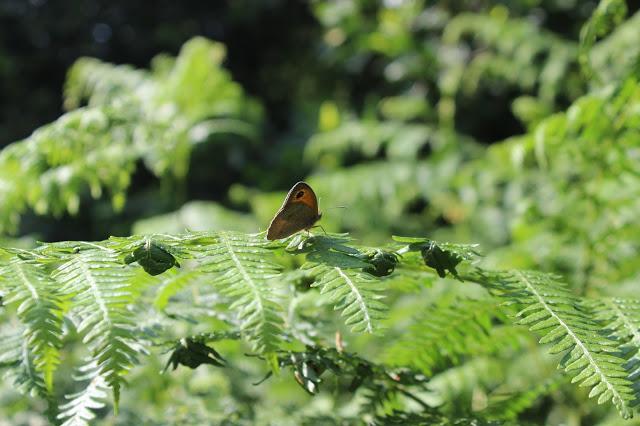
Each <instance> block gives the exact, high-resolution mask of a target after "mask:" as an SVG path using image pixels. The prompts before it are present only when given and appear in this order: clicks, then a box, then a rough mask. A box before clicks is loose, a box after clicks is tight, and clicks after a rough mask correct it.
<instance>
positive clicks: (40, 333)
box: [0, 258, 62, 391]
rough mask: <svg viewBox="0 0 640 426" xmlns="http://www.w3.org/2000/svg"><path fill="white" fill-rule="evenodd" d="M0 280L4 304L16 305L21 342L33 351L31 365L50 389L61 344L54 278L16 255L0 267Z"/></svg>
mask: <svg viewBox="0 0 640 426" xmlns="http://www.w3.org/2000/svg"><path fill="white" fill-rule="evenodd" d="M0 279H1V280H2V282H3V284H4V288H5V289H6V290H7V301H6V303H7V304H11V303H16V304H17V305H18V310H17V313H18V318H19V319H20V321H21V322H22V323H23V324H24V326H25V330H24V338H25V343H26V344H27V345H28V347H29V350H30V352H31V353H32V354H33V363H34V365H35V368H36V369H37V370H38V371H39V372H41V373H42V374H43V376H44V383H45V386H46V388H47V389H48V390H49V391H51V390H52V389H53V373H54V372H55V370H56V368H57V366H58V364H59V363H60V353H59V349H60V347H61V346H62V341H61V340H62V308H61V300H60V298H59V295H58V294H57V291H56V285H55V281H53V280H52V279H51V278H50V277H49V274H48V273H47V272H46V271H44V270H43V266H42V265H39V264H37V263H35V262H33V261H30V260H22V259H19V258H14V259H13V260H12V261H10V262H9V264H8V265H7V266H5V267H3V268H2V269H1V270H0Z"/></svg>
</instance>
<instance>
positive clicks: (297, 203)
mask: <svg viewBox="0 0 640 426" xmlns="http://www.w3.org/2000/svg"><path fill="white" fill-rule="evenodd" d="M320 217H322V213H319V212H318V198H316V194H315V193H314V192H313V189H311V187H310V186H309V185H308V184H306V183H305V182H298V183H296V184H295V185H293V188H291V190H289V193H288V194H287V198H285V199H284V203H282V207H280V210H278V212H277V213H276V215H275V216H274V218H273V219H272V220H271V223H270V224H269V229H267V240H279V239H280V238H286V237H288V236H289V235H293V234H295V233H296V232H298V231H302V230H303V229H307V230H308V229H309V228H311V227H312V226H313V225H314V224H315V223H316V222H317V221H318V220H320Z"/></svg>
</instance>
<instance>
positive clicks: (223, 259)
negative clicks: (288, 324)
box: [198, 232, 282, 353]
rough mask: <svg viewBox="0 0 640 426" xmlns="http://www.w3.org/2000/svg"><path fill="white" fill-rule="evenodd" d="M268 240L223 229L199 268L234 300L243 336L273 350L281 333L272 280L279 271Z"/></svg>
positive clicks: (262, 349) (263, 350)
mask: <svg viewBox="0 0 640 426" xmlns="http://www.w3.org/2000/svg"><path fill="white" fill-rule="evenodd" d="M266 245H267V243H266V242H265V241H264V240H262V239H259V238H258V237H256V236H251V235H246V234H240V233H234V232H220V233H217V234H216V238H215V241H214V242H213V243H211V244H209V245H207V246H206V247H205V248H204V249H203V252H202V254H203V255H204V258H203V259H200V261H201V265H200V266H199V267H198V269H200V270H202V271H204V272H206V273H208V274H210V276H211V278H212V284H213V285H214V286H215V287H216V288H218V289H219V290H220V292H221V293H223V294H225V295H227V296H229V297H231V298H232V299H233V300H234V301H233V303H232V304H231V306H230V307H229V308H230V309H231V310H236V311H237V313H238V314H237V318H238V321H239V322H240V329H241V331H242V334H243V336H244V337H245V338H246V339H247V340H248V341H249V342H251V344H252V345H253V350H255V351H257V352H260V353H273V352H274V351H275V350H276V349H278V346H279V342H280V336H281V333H282V317H281V316H280V306H279V305H278V304H277V303H276V302H275V300H274V299H275V298H274V288H273V287H272V286H270V285H269V279H270V278H272V277H273V276H275V275H276V274H277V272H278V271H279V270H280V268H279V266H278V265H276V264H275V262H274V260H273V256H272V254H271V252H270V251H269V250H268V249H266V248H265V247H266Z"/></svg>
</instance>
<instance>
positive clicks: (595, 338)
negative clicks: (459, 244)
mask: <svg viewBox="0 0 640 426" xmlns="http://www.w3.org/2000/svg"><path fill="white" fill-rule="evenodd" d="M489 275H490V278H489V280H486V278H488V276H487V275H485V276H484V277H483V278H480V279H479V280H478V281H479V282H483V283H484V284H488V285H489V287H491V288H493V289H494V290H497V291H496V292H497V293H498V294H500V295H501V297H504V298H505V299H507V303H509V304H518V305H522V306H523V308H522V309H521V310H520V312H518V314H517V317H519V318H520V319H519V320H518V322H517V323H518V324H521V325H526V326H528V327H529V330H532V331H536V332H538V333H540V334H542V335H543V337H542V338H541V339H540V343H543V344H546V343H553V346H552V347H551V348H550V352H551V353H553V354H556V353H564V354H565V355H564V357H563V358H562V359H561V361H560V366H561V367H562V368H564V370H565V371H566V372H568V373H571V374H572V375H573V376H574V377H573V379H572V383H577V382H580V386H589V387H591V392H590V393H589V397H590V398H593V397H596V396H597V397H598V403H599V404H602V403H604V402H607V401H612V402H613V404H614V405H615V406H616V408H617V409H618V411H619V412H620V414H621V415H622V416H623V417H625V418H629V417H631V415H632V414H631V403H632V401H633V399H634V392H633V388H632V387H631V382H630V381H629V380H628V379H627V376H628V374H627V372H626V370H625V369H624V363H625V360H624V359H623V358H621V357H620V356H618V354H616V351H617V342H616V341H615V340H613V339H611V338H609V337H608V336H607V335H606V334H605V333H603V330H602V326H601V325H600V324H599V323H598V322H597V321H595V320H594V319H593V314H592V312H591V311H590V310H588V309H586V308H584V306H583V305H582V304H581V300H580V299H579V298H578V297H576V296H574V295H573V294H572V293H571V292H570V291H569V290H568V288H567V287H566V285H565V284H563V283H561V282H560V281H558V279H557V277H555V276H553V275H549V274H544V273H540V272H535V271H513V272H509V273H494V274H491V273H489Z"/></svg>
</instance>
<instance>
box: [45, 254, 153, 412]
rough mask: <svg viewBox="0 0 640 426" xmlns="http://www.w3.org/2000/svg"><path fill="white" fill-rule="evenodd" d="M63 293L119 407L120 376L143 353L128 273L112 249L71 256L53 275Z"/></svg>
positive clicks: (84, 340) (121, 377)
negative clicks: (131, 308)
mask: <svg viewBox="0 0 640 426" xmlns="http://www.w3.org/2000/svg"><path fill="white" fill-rule="evenodd" d="M53 276H54V278H55V279H56V280H58V281H59V282H60V283H61V284H62V290H61V291H62V292H63V293H67V294H69V295H71V296H73V299H74V308H73V310H72V313H74V314H76V315H77V316H78V317H79V318H80V323H79V325H78V332H79V333H80V334H81V335H83V342H84V343H86V344H88V345H89V348H90V350H91V356H92V359H93V360H94V361H95V362H96V363H97V365H98V368H99V370H98V371H99V375H101V376H103V377H104V380H105V381H106V383H107V384H108V385H109V386H110V387H111V388H112V389H113V395H114V401H115V409H116V410H117V408H118V401H119V397H120V387H121V385H122V384H123V383H124V382H125V380H124V378H123V375H124V374H125V373H126V372H127V371H128V370H129V368H131V366H132V365H133V364H134V363H135V362H136V355H137V353H138V352H140V351H141V350H142V348H141V347H140V345H139V344H138V343H136V339H135V336H134V332H133V330H132V328H133V321H132V319H131V315H130V314H129V312H128V311H127V304H128V303H129V302H131V301H132V300H131V299H133V297H132V296H131V292H130V289H129V287H130V280H131V278H132V276H133V274H132V272H131V269H129V268H128V267H125V266H124V265H123V264H122V263H121V262H119V259H118V256H117V254H116V253H115V252H114V251H111V250H100V249H89V250H83V251H80V252H79V253H77V254H75V255H72V256H71V259H70V260H69V261H67V262H66V263H64V264H63V265H61V266H60V267H59V268H58V269H57V270H56V271H55V272H54V274H53Z"/></svg>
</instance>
